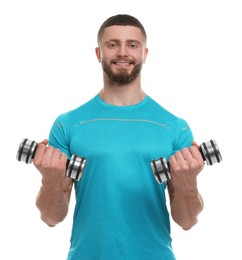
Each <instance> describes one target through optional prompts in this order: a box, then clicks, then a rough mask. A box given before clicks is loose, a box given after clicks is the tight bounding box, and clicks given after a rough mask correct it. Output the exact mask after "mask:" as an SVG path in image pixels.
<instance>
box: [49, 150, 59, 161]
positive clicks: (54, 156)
mask: <svg viewBox="0 0 242 260" xmlns="http://www.w3.org/2000/svg"><path fill="white" fill-rule="evenodd" d="M51 157H52V159H54V160H59V159H60V157H61V151H60V149H58V148H56V149H54V150H53V153H52V155H51Z"/></svg>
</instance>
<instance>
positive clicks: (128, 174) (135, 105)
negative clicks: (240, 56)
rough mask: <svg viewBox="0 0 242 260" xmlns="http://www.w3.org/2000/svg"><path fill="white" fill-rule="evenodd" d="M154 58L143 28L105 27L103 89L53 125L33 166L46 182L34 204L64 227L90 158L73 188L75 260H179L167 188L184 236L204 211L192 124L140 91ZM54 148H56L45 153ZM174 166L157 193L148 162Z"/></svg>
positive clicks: (125, 19) (99, 52)
mask: <svg viewBox="0 0 242 260" xmlns="http://www.w3.org/2000/svg"><path fill="white" fill-rule="evenodd" d="M147 54H148V49H147V47H146V33H145V30H144V28H143V26H142V24H141V23H140V22H139V21H138V20H137V19H136V18H134V17H132V16H129V15H116V16H113V17H110V18H109V19H107V20H106V21H105V22H104V23H103V25H102V26H101V27H100V30H99V32H98V47H97V48H96V56H97V58H98V61H99V62H100V63H101V65H102V69H103V86H104V87H103V89H102V90H101V91H100V92H99V94H98V95H97V96H95V97H94V98H93V99H92V100H90V101H89V102H87V103H86V104H84V105H82V106H80V107H79V108H77V109H74V110H72V111H70V112H68V113H65V114H62V115H60V116H59V117H58V118H57V120H56V122H55V123H54V125H53V127H52V129H51V133H50V136H49V141H48V140H44V141H43V142H41V143H40V144H39V145H38V149H37V152H36V155H35V158H34V164H35V166H36V167H37V169H38V170H39V171H40V173H41V174H42V186H41V189H40V192H39V194H38V196H37V200H36V205H37V207H38V208H39V210H40V212H41V218H42V220H43V221H44V222H45V223H46V224H47V225H49V226H55V225H56V224H58V223H59V222H61V221H63V220H64V218H65V217H66V215H67V212H68V206H69V201H70V196H71V191H72V188H73V181H72V180H70V179H67V178H65V165H66V159H67V157H68V158H69V157H70V156H71V154H76V155H79V156H82V157H85V158H86V159H87V164H86V168H85V171H84V174H83V177H82V179H81V181H79V182H77V181H76V182H74V186H75V193H76V207H75V212H74V220H73V229H72V236H71V246H70V250H69V254H68V259H69V260H79V259H85V260H89V259H90V260H91V259H93V260H97V259H100V260H109V259H110V260H114V259H115V260H116V259H117V260H119V259H122V260H125V259H135V260H137V259H140V260H143V259H150V260H153V259H160V260H174V259H175V256H174V253H173V250H172V246H171V236H170V222H169V214H168V210H167V207H166V199H165V189H166V186H168V193H169V199H170V207H171V208H170V209H171V215H172V218H173V220H174V221H175V222H176V223H177V224H178V225H180V226H181V227H182V228H183V229H185V230H187V229H190V228H191V227H192V226H193V225H194V224H196V222H197V216H198V214H199V213H200V212H201V210H202V208H203V202H202V198H201V196H200V194H199V192H198V189H197V175H198V174H199V172H200V171H201V170H202V168H203V165H204V162H203V159H202V156H201V154H200V152H199V150H198V146H197V144H196V143H195V142H193V136H192V133H191V130H190V128H189V127H188V125H187V123H186V122H185V121H184V120H183V119H180V118H178V117H176V116H174V115H173V114H171V113H170V112H168V111H167V110H165V109H164V108H162V107H161V106H160V105H159V104H157V103H156V102H155V101H154V100H153V99H152V98H150V97H149V96H148V95H146V94H145V93H144V91H143V90H142V88H141V69H142V65H143V63H145V60H146V57H147ZM48 142H49V146H47V144H48ZM160 157H166V158H167V159H169V162H170V168H171V174H172V180H171V181H169V182H168V183H167V184H166V183H163V184H161V185H159V184H157V182H156V181H155V179H154V177H153V174H152V170H151V167H150V162H151V161H152V160H154V159H158V158H160Z"/></svg>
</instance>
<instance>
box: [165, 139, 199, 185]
mask: <svg viewBox="0 0 242 260" xmlns="http://www.w3.org/2000/svg"><path fill="white" fill-rule="evenodd" d="M169 163H170V169H171V175H172V184H173V186H174V188H175V189H176V188H178V189H179V190H181V189H182V190H183V189H184V190H188V189H190V190H191V189H196V188H197V176H198V174H199V173H200V171H201V170H202V169H203V167H204V160H203V158H202V155H201V153H200V151H199V146H198V145H197V143H196V142H192V146H191V147H190V148H183V149H182V150H181V151H178V152H176V153H175V155H173V156H171V157H170V159H169Z"/></svg>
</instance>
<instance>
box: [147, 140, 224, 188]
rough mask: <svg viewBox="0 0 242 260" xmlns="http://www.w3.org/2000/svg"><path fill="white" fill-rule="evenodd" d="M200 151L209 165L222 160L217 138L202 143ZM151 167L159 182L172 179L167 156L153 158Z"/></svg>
mask: <svg viewBox="0 0 242 260" xmlns="http://www.w3.org/2000/svg"><path fill="white" fill-rule="evenodd" d="M199 151H200V153H201V155H202V157H203V160H204V161H206V163H207V165H213V164H214V163H220V162H221V161H222V156H221V153H220V151H219V149H218V146H217V144H216V142H215V140H210V141H209V142H206V143H202V144H201V145H200V147H199ZM151 168H152V171H153V174H154V176H155V179H156V181H157V182H158V183H159V184H161V183H163V182H165V181H168V180H170V179H171V173H170V164H169V162H167V160H166V158H159V159H157V160H153V161H152V162H151Z"/></svg>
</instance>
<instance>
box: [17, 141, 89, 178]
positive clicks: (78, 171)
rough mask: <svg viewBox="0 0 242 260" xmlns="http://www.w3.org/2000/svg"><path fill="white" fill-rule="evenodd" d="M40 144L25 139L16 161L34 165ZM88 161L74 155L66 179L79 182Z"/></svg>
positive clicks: (67, 166)
mask: <svg viewBox="0 0 242 260" xmlns="http://www.w3.org/2000/svg"><path fill="white" fill-rule="evenodd" d="M37 146H38V144H37V143H36V142H35V141H31V140H29V139H27V138H25V139H23V140H22V141H21V143H20V145H19V148H18V152H17V156H16V159H17V160H18V161H20V162H25V163H27V164H29V163H32V161H33V159H34V156H35V152H36V150H37ZM85 165H86V159H85V158H83V157H80V156H77V155H74V154H73V155H72V156H71V158H70V160H67V163H66V177H68V178H71V179H74V180H77V181H79V180H80V179H81V177H82V174H83V171H84V168H85Z"/></svg>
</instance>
